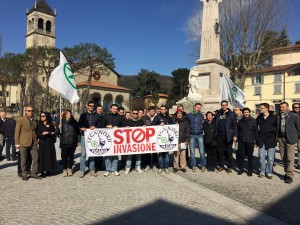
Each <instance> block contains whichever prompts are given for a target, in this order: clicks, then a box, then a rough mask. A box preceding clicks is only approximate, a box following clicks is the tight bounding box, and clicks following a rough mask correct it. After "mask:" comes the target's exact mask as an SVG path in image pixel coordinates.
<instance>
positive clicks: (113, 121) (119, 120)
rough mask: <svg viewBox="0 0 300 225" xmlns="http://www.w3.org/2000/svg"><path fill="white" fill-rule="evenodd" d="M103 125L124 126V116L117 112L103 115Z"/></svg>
mask: <svg viewBox="0 0 300 225" xmlns="http://www.w3.org/2000/svg"><path fill="white" fill-rule="evenodd" d="M103 121H104V127H106V126H109V125H111V126H113V127H124V125H125V124H124V123H125V117H124V116H120V115H119V114H112V113H110V114H107V115H105V116H104V117H103Z"/></svg>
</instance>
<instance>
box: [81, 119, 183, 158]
mask: <svg viewBox="0 0 300 225" xmlns="http://www.w3.org/2000/svg"><path fill="white" fill-rule="evenodd" d="M178 135H179V127H178V125H165V126H148V127H126V128H125V127H124V128H112V129H107V128H105V129H94V130H89V129H88V130H87V131H85V133H84V137H85V146H86V154H87V157H95V156H117V155H132V154H146V153H158V152H172V151H177V150H178Z"/></svg>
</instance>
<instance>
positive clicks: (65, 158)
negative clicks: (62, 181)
mask: <svg viewBox="0 0 300 225" xmlns="http://www.w3.org/2000/svg"><path fill="white" fill-rule="evenodd" d="M75 150H76V147H75V148H62V149H61V156H62V157H61V160H62V162H63V167H64V169H65V170H66V169H72V166H73V161H74V153H75Z"/></svg>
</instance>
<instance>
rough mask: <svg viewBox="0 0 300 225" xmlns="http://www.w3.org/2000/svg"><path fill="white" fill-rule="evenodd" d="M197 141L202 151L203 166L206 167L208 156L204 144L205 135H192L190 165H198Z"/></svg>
mask: <svg viewBox="0 0 300 225" xmlns="http://www.w3.org/2000/svg"><path fill="white" fill-rule="evenodd" d="M196 142H197V143H198V149H199V153H200V159H201V166H203V167H206V158H205V150H204V144H203V135H202V134H199V135H194V134H191V135H190V165H191V167H193V166H196V165H197V163H196V157H195V149H196Z"/></svg>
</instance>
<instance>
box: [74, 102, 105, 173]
mask: <svg viewBox="0 0 300 225" xmlns="http://www.w3.org/2000/svg"><path fill="white" fill-rule="evenodd" d="M102 121H103V117H100V116H99V114H97V112H96V111H95V103H94V102H93V101H89V102H88V104H87V110H86V112H84V113H82V114H81V115H80V118H79V121H78V125H79V127H80V131H81V144H80V146H81V157H80V173H79V177H80V178H83V177H84V175H85V167H86V148H85V139H84V132H85V131H86V130H87V129H91V130H94V129H95V128H102V127H103V122H102ZM89 169H90V175H91V176H93V177H97V176H98V175H97V173H96V172H95V157H90V158H89Z"/></svg>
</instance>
